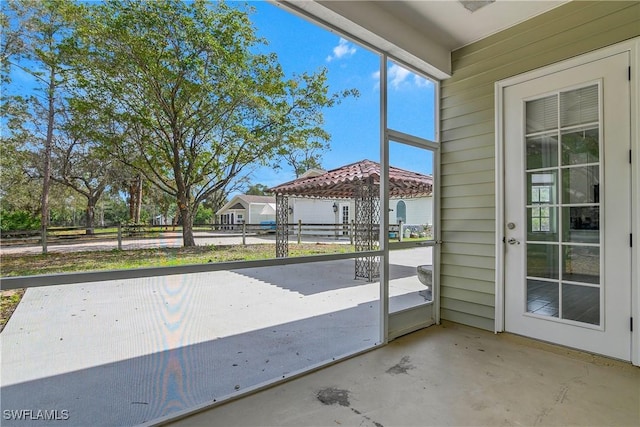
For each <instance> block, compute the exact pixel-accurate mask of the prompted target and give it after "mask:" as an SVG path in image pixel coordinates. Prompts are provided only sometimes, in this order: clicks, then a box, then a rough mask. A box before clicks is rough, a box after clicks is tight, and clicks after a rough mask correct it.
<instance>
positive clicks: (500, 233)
mask: <svg viewBox="0 0 640 427" xmlns="http://www.w3.org/2000/svg"><path fill="white" fill-rule="evenodd" d="M504 88H505V86H503V85H501V82H496V83H495V132H496V145H495V152H496V158H495V168H496V196H495V197H496V236H495V245H496V288H495V294H496V302H495V315H494V316H495V320H494V332H496V333H498V332H504V312H505V310H504V135H503V132H504V123H503V120H502V112H503V110H504V96H503V93H504Z"/></svg>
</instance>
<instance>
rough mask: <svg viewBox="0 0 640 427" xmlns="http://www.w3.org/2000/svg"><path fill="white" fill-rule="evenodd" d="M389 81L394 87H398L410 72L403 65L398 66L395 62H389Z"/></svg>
mask: <svg viewBox="0 0 640 427" xmlns="http://www.w3.org/2000/svg"><path fill="white" fill-rule="evenodd" d="M388 73H389V80H390V81H389V83H390V84H391V86H393V88H394V89H398V88H399V87H400V85H401V84H402V83H403V82H404V81H405V80H406V79H407V77H409V75H410V74H411V72H410V71H409V70H407V69H406V68H404V67H400V66H399V65H396V64H391V67H389V71H388Z"/></svg>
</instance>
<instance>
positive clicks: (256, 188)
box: [245, 184, 269, 196]
mask: <svg viewBox="0 0 640 427" xmlns="http://www.w3.org/2000/svg"><path fill="white" fill-rule="evenodd" d="M267 190H269V187H268V186H266V185H264V184H252V185H250V186H249V188H248V189H247V191H246V192H245V194H250V195H253V196H266V195H267V193H268V191H267Z"/></svg>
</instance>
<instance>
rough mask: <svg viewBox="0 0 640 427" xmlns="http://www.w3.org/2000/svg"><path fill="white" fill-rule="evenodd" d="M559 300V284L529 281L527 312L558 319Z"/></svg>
mask: <svg viewBox="0 0 640 427" xmlns="http://www.w3.org/2000/svg"><path fill="white" fill-rule="evenodd" d="M559 299H560V298H559V291H558V283H556V282H543V281H541V280H527V312H529V313H533V314H537V315H540V316H550V317H558V313H559V305H558V302H559Z"/></svg>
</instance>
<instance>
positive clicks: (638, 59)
mask: <svg viewBox="0 0 640 427" xmlns="http://www.w3.org/2000/svg"><path fill="white" fill-rule="evenodd" d="M624 52H628V53H629V56H630V64H631V76H630V92H631V93H630V99H631V106H630V107H631V135H630V138H631V190H632V191H631V220H632V224H631V233H632V235H633V246H632V248H631V257H632V260H631V316H632V318H633V319H634V320H633V323H634V325H633V332H632V334H631V362H632V363H633V364H634V365H637V366H640V275H639V273H638V268H637V266H639V265H640V249H639V247H640V123H639V119H638V117H639V116H640V95H639V93H638V92H639V90H640V37H637V38H634V39H631V40H628V41H625V42H621V43H618V44H615V45H612V46H609V47H605V48H602V49H599V50H597V51H594V52H590V53H587V54H584V55H580V56H577V57H574V58H571V59H568V60H565V61H562V62H558V63H555V64H552V65H548V66H544V67H542V68H538V69H535V70H532V71H529V72H526V73H523V74H519V75H516V76H513V77H509V78H507V79H504V80H500V81H497V82H496V83H495V91H494V95H495V131H496V132H495V137H496V141H495V149H496V158H495V171H496V176H495V181H496V187H495V190H496V223H495V227H496V234H495V257H496V263H495V271H496V278H495V280H496V286H495V332H496V333H498V332H504V330H505V280H504V278H505V252H504V249H505V243H504V238H505V233H504V221H505V218H504V212H505V194H504V179H505V165H504V144H505V135H504V125H505V123H504V120H503V114H504V107H505V105H504V91H505V89H506V88H507V87H509V86H513V85H516V84H519V83H523V82H526V81H529V80H533V79H537V78H540V77H544V76H546V75H549V74H554V73H557V72H560V71H564V70H568V69H570V68H574V67H579V66H581V65H584V64H587V63H590V62H594V61H598V60H600V59H603V58H606V57H609V56H612V55H616V54H619V53H624ZM605 125H606V123H605ZM634 267H635V268H634Z"/></svg>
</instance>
